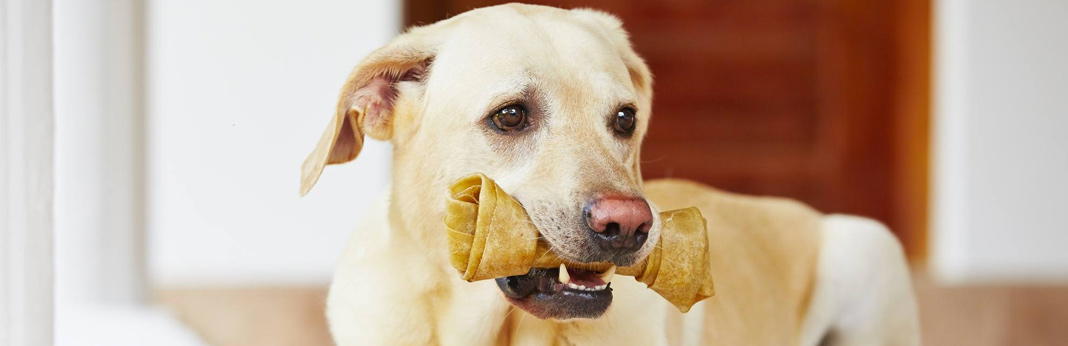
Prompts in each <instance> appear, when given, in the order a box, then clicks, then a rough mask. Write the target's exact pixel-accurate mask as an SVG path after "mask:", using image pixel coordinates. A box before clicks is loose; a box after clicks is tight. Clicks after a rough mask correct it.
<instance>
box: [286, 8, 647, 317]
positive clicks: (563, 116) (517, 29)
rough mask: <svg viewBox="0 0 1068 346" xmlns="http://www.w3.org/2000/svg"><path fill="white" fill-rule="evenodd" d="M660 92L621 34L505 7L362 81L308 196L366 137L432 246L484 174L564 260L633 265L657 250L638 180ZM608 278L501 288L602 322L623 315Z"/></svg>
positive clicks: (371, 70)
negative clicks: (470, 179)
mask: <svg viewBox="0 0 1068 346" xmlns="http://www.w3.org/2000/svg"><path fill="white" fill-rule="evenodd" d="M650 78H651V77H650V75H649V73H648V69H647V67H646V66H645V64H644V62H642V61H641V59H640V58H638V56H637V55H636V54H635V53H634V52H633V51H632V50H631V48H630V46H629V43H628V42H627V38H626V34H625V33H624V32H623V30H622V28H621V27H620V23H619V21H618V20H617V19H615V18H614V17H611V16H609V15H606V14H603V13H599V12H594V11H588V10H576V11H565V10H560V9H555V8H549V7H540V6H527V5H505V6H496V7H491V8H484V9H480V10H475V11H471V12H468V13H465V14H463V15H460V16H458V17H456V18H453V19H450V20H447V21H443V22H440V23H437V24H434V25H431V26H427V27H422V28H416V29H414V30H412V31H410V32H409V33H407V34H405V35H403V36H401V37H399V38H398V39H397V40H395V41H394V42H393V43H391V44H390V45H388V46H386V47H384V48H383V49H381V50H379V51H377V52H375V53H374V54H373V55H372V56H371V57H369V58H368V59H367V60H365V61H364V62H363V63H361V64H360V66H358V67H357V68H356V70H355V71H354V72H353V74H352V75H351V76H350V81H349V83H348V85H346V88H345V90H343V92H342V98H341V101H340V103H339V111H338V115H337V116H336V117H335V119H334V122H333V123H332V124H331V127H330V128H328V129H327V133H326V134H324V136H323V139H322V141H321V142H320V148H318V149H317V150H316V152H314V153H313V154H312V156H311V157H309V160H308V161H306V162H305V167H304V175H305V177H304V185H305V186H304V187H303V189H304V190H303V191H305V192H306V189H307V188H310V185H311V184H314V180H315V179H316V178H317V177H318V174H319V172H320V171H321V169H322V166H323V165H325V164H329V163H339V162H345V161H348V160H351V159H352V158H354V157H355V155H356V154H357V153H358V150H359V146H360V143H362V133H363V132H366V133H368V134H370V135H371V136H372V137H376V138H380V139H386V138H389V139H391V140H392V141H393V143H394V144H395V160H396V162H395V166H394V183H393V184H394V190H395V191H397V190H398V187H397V185H398V184H406V185H417V186H418V189H420V190H423V192H418V193H415V196H417V197H415V198H418V199H420V200H416V201H408V202H402V203H406V204H407V205H409V206H410V208H409V209H413V210H411V212H412V214H413V215H435V216H437V217H438V219H437V220H436V221H437V224H438V225H439V227H436V228H435V227H427V229H425V230H424V231H425V232H428V233H434V232H442V229H441V228H440V222H441V221H440V215H441V214H440V209H441V208H442V207H443V203H444V195H443V191H445V189H444V188H443V187H444V186H445V185H447V184H448V183H450V182H452V181H453V180H455V179H457V178H459V177H462V176H464V175H467V174H470V173H473V172H482V173H485V174H486V175H488V176H490V177H491V178H493V179H495V180H496V181H497V182H498V184H500V185H501V186H502V187H503V188H504V189H505V190H506V191H509V193H510V194H512V195H513V196H514V197H515V198H516V199H517V200H518V201H520V203H522V204H523V206H524V208H526V210H527V212H528V214H529V215H530V217H531V219H532V220H533V222H534V224H535V226H537V228H538V229H539V231H540V232H541V234H542V236H543V237H544V240H545V241H547V242H548V243H549V244H550V245H551V247H552V249H553V250H554V251H556V252H557V253H558V254H559V255H560V256H561V257H563V258H566V259H569V260H571V261H574V262H613V263H615V264H617V265H620V266H628V265H632V264H634V263H636V262H638V261H641V260H643V259H644V258H645V257H646V256H647V255H648V254H649V253H650V252H651V251H652V249H653V247H654V246H655V245H656V242H657V240H658V236H659V220H658V219H657V216H656V215H657V213H656V210H654V208H653V207H652V206H650V205H649V204H648V203H646V201H645V200H644V197H643V195H642V190H641V175H640V172H639V149H640V147H641V140H642V137H643V136H644V134H645V131H646V128H647V126H648V124H649V117H650V109H651V106H652V105H651V90H650V88H651V86H650V83H651V80H650ZM324 146H325V147H324ZM413 187H414V186H413ZM428 187H430V188H432V189H431V192H430V193H427V192H425V190H426V189H427V188H428ZM438 187H440V189H433V188H438ZM395 194H396V193H395ZM394 198H395V199H403V198H404V197H403V196H394ZM395 202H396V201H395ZM435 204H438V205H437V206H436V205H435ZM420 209H421V210H420ZM406 210H407V209H406ZM429 236H430V237H434V236H433V235H429ZM441 244H443V243H441ZM441 244H438V245H439V246H441ZM443 261H444V258H443ZM561 271H565V272H564V273H562V272H561ZM605 276H606V275H605V274H603V273H599V272H593V271H587V270H582V269H580V268H566V269H564V268H541V269H535V270H532V271H531V272H530V273H528V274H527V275H522V276H516V277H509V278H500V279H498V280H497V281H498V285H499V287H500V288H501V290H502V291H503V292H504V294H505V296H506V298H507V299H508V300H509V301H510V302H512V303H513V304H515V305H517V306H519V307H521V308H523V309H525V310H527V311H528V312H531V313H532V314H534V315H536V316H538V317H542V318H557V319H566V318H592V317H597V316H600V315H601V314H603V313H604V311H605V310H606V309H607V307H608V306H609V304H610V302H611V298H612V295H611V289H610V287H609V286H608V282H606V281H607V280H610V278H608V277H605Z"/></svg>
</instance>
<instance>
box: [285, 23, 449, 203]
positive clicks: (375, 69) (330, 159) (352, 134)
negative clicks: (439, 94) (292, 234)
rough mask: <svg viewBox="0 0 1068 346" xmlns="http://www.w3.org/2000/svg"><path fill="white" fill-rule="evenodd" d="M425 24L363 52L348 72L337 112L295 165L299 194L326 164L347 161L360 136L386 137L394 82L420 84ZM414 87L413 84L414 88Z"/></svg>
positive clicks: (427, 45) (426, 60)
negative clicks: (375, 48) (313, 144)
mask: <svg viewBox="0 0 1068 346" xmlns="http://www.w3.org/2000/svg"><path fill="white" fill-rule="evenodd" d="M430 29H432V28H430V27H421V28H413V29H412V30H411V31H409V32H408V33H405V34H403V35H401V36H398V37H397V38H396V39H394V40H393V41H392V42H390V43H389V44H387V45H386V46H385V47H382V48H379V49H378V50H376V51H375V52H374V53H371V55H369V56H367V58H365V59H364V60H363V61H362V62H360V64H359V65H357V66H356V68H354V69H353V70H352V73H350V74H349V78H348V81H346V82H345V86H344V87H343V88H342V89H341V96H340V97H339V98H338V102H337V111H336V112H335V114H334V116H333V117H332V118H331V120H330V124H329V125H327V126H326V130H325V131H324V132H323V135H322V137H320V138H319V143H318V144H317V145H316V146H315V150H313V151H312V152H311V154H309V155H308V158H307V159H305V160H304V164H302V165H301V167H300V195H301V196H303V195H305V194H307V193H308V191H310V190H311V188H312V186H315V183H316V182H317V181H319V175H321V174H322V173H323V168H325V167H326V165H331V164H338V163H345V162H349V161H352V160H353V159H355V158H356V155H358V154H359V153H360V149H361V148H362V147H363V135H364V133H366V134H367V135H368V136H371V138H374V139H378V140H389V139H390V138H391V137H392V136H393V119H394V110H395V109H396V107H395V106H396V103H397V101H398V99H399V98H401V97H402V95H401V91H400V90H402V89H404V90H413V88H399V87H398V86H399V84H400V83H405V82H414V83H421V82H422V79H423V78H424V76H425V75H426V73H427V69H428V68H429V64H430V61H431V60H432V59H433V51H434V46H435V45H433V44H432V43H431V39H430V37H429V36H430V35H428V33H429V32H432V31H433V30H430ZM414 89H418V88H414Z"/></svg>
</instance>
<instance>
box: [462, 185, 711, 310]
mask: <svg viewBox="0 0 1068 346" xmlns="http://www.w3.org/2000/svg"><path fill="white" fill-rule="evenodd" d="M660 222H661V229H660V243H659V244H657V246H656V248H655V249H654V250H653V252H652V253H651V254H650V255H649V257H647V258H646V260H644V261H640V262H639V263H638V264H635V265H633V266H629V267H619V268H617V269H616V274H621V275H627V276H633V277H634V278H635V279H637V280H638V281H641V282H642V283H645V284H646V285H647V286H648V287H649V288H650V289H652V290H653V291H656V292H657V293H658V294H660V296H662V297H664V299H667V300H668V301H669V302H671V304H674V305H675V307H677V308H679V310H680V311H682V312H686V311H689V310H690V307H691V306H693V304H695V303H697V302H699V301H701V300H702V299H705V298H708V297H711V296H712V295H714V294H715V291H714V289H713V286H712V275H711V272H710V271H709V257H708V235H707V231H706V229H705V219H704V217H702V216H701V211H699V210H697V208H695V207H690V208H685V209H678V210H671V211H665V212H661V213H660ZM445 227H446V229H447V230H448V239H449V251H450V253H451V262H452V266H453V267H454V268H456V270H458V271H459V272H460V276H461V277H462V278H463V279H464V280H467V281H479V280H486V279H494V278H500V277H506V276H514V275H524V274H526V273H527V272H528V271H530V269H531V268H556V267H559V266H560V264H561V263H563V264H566V265H567V266H569V267H575V268H583V269H588V270H596V271H604V270H607V269H609V268H610V267H611V266H612V264H611V263H577V262H572V261H569V260H565V259H562V258H560V257H558V256H557V255H556V253H555V252H553V251H552V250H551V249H550V248H549V244H547V243H546V242H545V241H540V240H539V239H540V237H539V234H538V229H537V228H535V227H534V224H533V222H531V220H530V217H529V216H528V215H527V213H526V210H524V209H523V206H522V205H520V204H519V202H518V201H516V200H515V199H514V198H512V197H511V196H509V195H508V194H507V193H505V192H504V190H502V189H501V188H500V187H499V186H497V184H496V183H495V182H493V180H492V179H490V178H488V177H486V176H485V175H483V174H481V173H476V174H472V175H469V176H467V177H464V178H462V179H460V180H457V181H456V182H455V183H453V185H452V186H451V187H450V189H449V198H448V201H447V206H446V212H445Z"/></svg>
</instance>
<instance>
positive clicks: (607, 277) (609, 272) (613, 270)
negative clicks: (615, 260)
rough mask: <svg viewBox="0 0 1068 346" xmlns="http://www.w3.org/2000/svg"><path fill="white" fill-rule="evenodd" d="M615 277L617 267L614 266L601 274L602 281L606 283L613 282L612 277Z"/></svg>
mask: <svg viewBox="0 0 1068 346" xmlns="http://www.w3.org/2000/svg"><path fill="white" fill-rule="evenodd" d="M614 275H616V266H614V265H613V266H612V267H611V268H608V270H605V271H604V273H602V274H601V281H604V282H605V283H609V282H612V276H614Z"/></svg>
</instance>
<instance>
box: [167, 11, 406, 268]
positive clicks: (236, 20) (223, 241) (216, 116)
mask: <svg viewBox="0 0 1068 346" xmlns="http://www.w3.org/2000/svg"><path fill="white" fill-rule="evenodd" d="M399 6H400V5H399V3H396V2H391V1H368V0H364V1H361V0H357V1H349V0H336V1H329V0H312V1H262V0H239V1H212V0H196V1H182V0H154V1H150V2H149V6H148V7H149V15H148V19H147V26H148V28H149V30H148V81H149V82H148V102H149V105H148V113H149V117H148V131H147V138H148V150H147V156H148V171H147V180H148V228H149V249H148V250H149V251H148V252H149V254H150V272H151V277H152V279H153V281H154V284H157V285H163V286H175V285H199V284H323V283H327V282H329V279H330V276H331V274H332V271H333V268H334V262H335V260H336V259H337V258H338V255H339V254H340V252H341V249H342V244H343V243H344V241H345V239H346V238H347V237H348V236H349V234H350V233H351V232H352V231H353V226H354V225H355V224H356V221H357V218H358V217H359V216H360V215H361V214H362V213H363V211H364V210H366V209H367V207H368V205H369V204H370V203H371V202H372V200H373V199H374V198H376V197H377V196H378V195H379V193H380V192H381V191H382V189H383V188H384V186H385V184H386V182H387V180H388V179H387V178H388V170H389V149H388V145H386V144H383V143H379V142H374V141H372V140H368V145H367V146H366V147H365V148H364V151H363V152H362V153H361V155H360V157H359V158H358V159H357V160H356V161H354V162H352V163H349V164H347V165H340V166H331V167H328V168H327V169H326V171H325V172H324V174H323V176H322V179H321V180H320V181H319V184H318V185H317V186H316V188H315V189H314V190H312V192H311V193H310V194H309V195H308V196H306V197H304V198H303V199H301V198H298V182H299V171H300V169H299V168H300V163H301V161H303V159H304V157H305V155H307V154H308V153H309V152H310V151H311V150H312V147H313V146H314V144H315V143H316V141H317V140H318V138H319V135H320V134H321V133H322V130H323V128H324V127H325V126H326V124H327V122H328V121H329V118H330V116H332V114H333V112H334V106H335V103H336V102H337V95H338V92H339V90H340V87H341V85H342V84H343V83H344V78H345V77H346V75H347V74H348V72H349V70H350V69H351V68H352V67H353V66H355V65H356V63H358V62H359V61H360V59H362V58H363V57H364V56H365V55H366V54H367V53H369V52H371V51H372V50H373V49H375V48H378V47H379V46H381V45H383V44H385V43H386V42H387V41H388V40H389V39H391V38H392V37H393V36H394V35H396V33H397V32H398V31H399V30H400V24H399V22H400V7H399Z"/></svg>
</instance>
